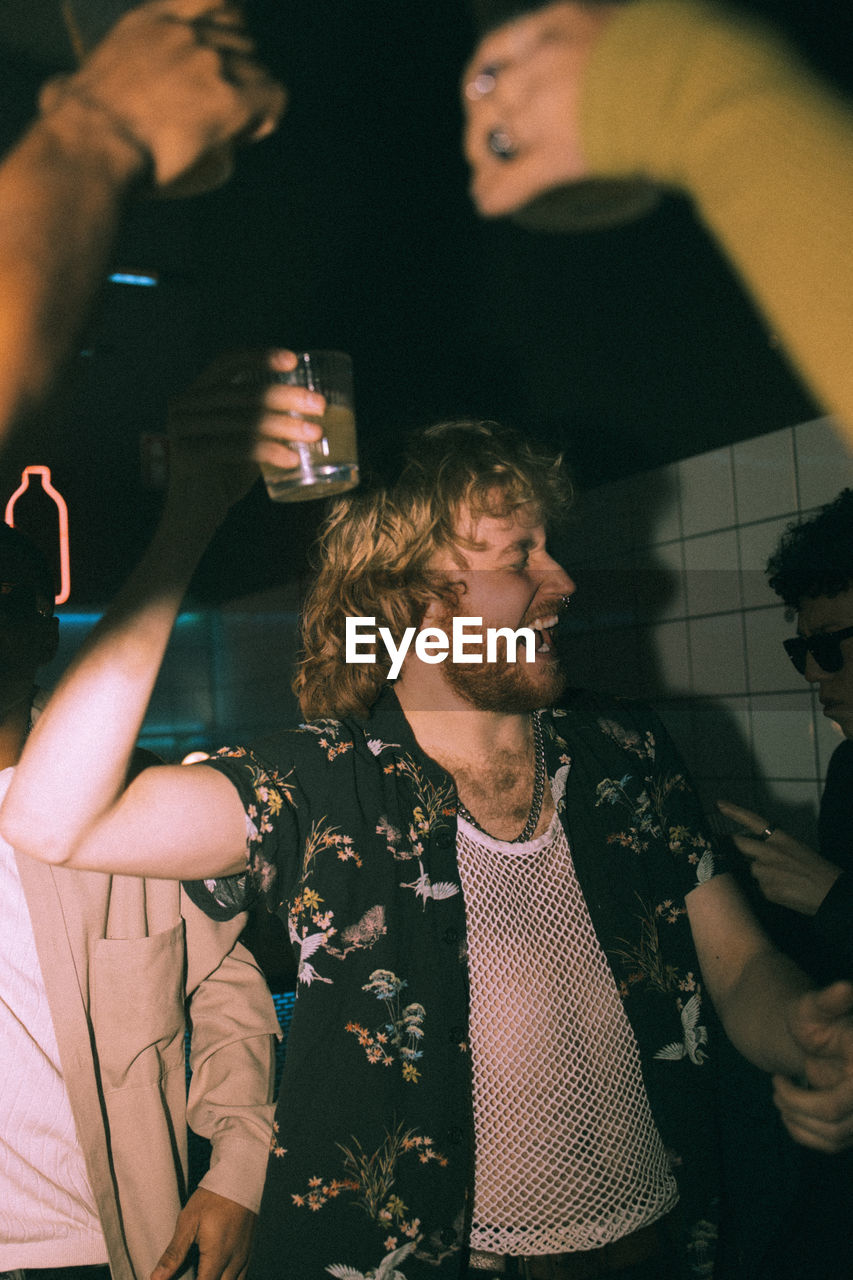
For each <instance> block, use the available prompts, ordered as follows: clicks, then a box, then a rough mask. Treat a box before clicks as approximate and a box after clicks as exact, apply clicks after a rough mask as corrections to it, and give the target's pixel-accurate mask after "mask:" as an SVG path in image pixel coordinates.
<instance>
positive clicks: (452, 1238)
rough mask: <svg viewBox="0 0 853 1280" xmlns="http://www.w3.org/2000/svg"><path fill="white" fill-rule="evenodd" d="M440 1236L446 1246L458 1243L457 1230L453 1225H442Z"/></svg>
mask: <svg viewBox="0 0 853 1280" xmlns="http://www.w3.org/2000/svg"><path fill="white" fill-rule="evenodd" d="M438 1238H439V1240H440V1241H441V1243H442V1244H443V1245H445V1246H447V1245H451V1244H455V1243H456V1232H455V1231H454V1230H453V1228H452V1227H442V1228H441V1231H440V1232H439V1233H438Z"/></svg>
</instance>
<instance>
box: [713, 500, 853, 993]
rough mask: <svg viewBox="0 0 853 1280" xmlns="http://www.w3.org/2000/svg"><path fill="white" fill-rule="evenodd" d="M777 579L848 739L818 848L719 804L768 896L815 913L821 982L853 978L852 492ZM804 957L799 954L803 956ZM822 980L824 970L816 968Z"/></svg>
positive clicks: (783, 558)
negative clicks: (738, 827) (738, 831)
mask: <svg viewBox="0 0 853 1280" xmlns="http://www.w3.org/2000/svg"><path fill="white" fill-rule="evenodd" d="M767 572H768V575H769V581H770V585H771V587H772V588H773V590H774V591H775V592H776V593H777V595H779V596H780V597H781V599H782V600H783V601H784V603H785V604H786V605H787V606H788V608H789V609H791V610H796V613H797V634H796V635H795V636H792V637H791V638H790V639H787V640H783V642H782V643H783V645H784V648H785V652H786V653H787V654H788V657H789V658H790V659H791V662H792V663H793V664H794V666H795V667H796V669H797V671H799V672H800V674H801V675H802V676H804V677H805V679H806V680H808V681H809V683H810V684H813V685H816V686H817V693H818V697H819V699H820V703H821V706H822V707H823V714H824V715H825V716H827V717H828V718H829V719H830V720H834V721H835V722H836V724H837V725H838V726H839V728H840V729H841V732H842V733H843V734H844V740H843V741H842V742H841V743H839V745H838V747H837V748H836V750H835V751H834V753H833V755H832V758H831V760H830V763H829V769H828V771H827V777H826V785H825V788H824V793H823V797H822V800H821V807H820V818H819V825H818V832H819V838H818V850H817V851H816V850H814V849H810V848H808V846H806V845H804V844H802V843H801V842H800V841H799V840H795V839H794V838H793V836H790V835H788V834H787V832H785V831H782V830H781V828H779V827H773V826H772V824H771V823H769V822H767V821H765V819H764V818H762V817H760V816H759V815H758V814H755V813H751V812H750V811H749V810H748V809H742V808H740V807H739V806H737V805H732V804H729V803H728V802H724V801H720V802H719V808H720V810H721V811H722V812H723V813H724V814H725V815H726V816H727V817H730V818H733V819H734V820H735V821H736V822H739V823H741V825H742V826H743V827H744V828H745V833H744V834H742V835H738V836H735V837H734V841H735V844H736V845H737V847H738V848H739V849H740V851H741V853H742V854H743V855H744V857H745V858H747V859H748V860H749V863H750V870H751V872H752V875H753V877H754V878H755V880H756V881H757V883H758V886H759V888H760V889H761V892H762V894H763V895H764V897H765V898H767V899H768V900H769V901H770V902H774V903H777V904H778V905H780V906H782V907H787V908H789V909H790V910H791V911H795V912H797V913H799V914H800V915H802V916H806V917H810V920H811V928H810V929H809V930H808V931H807V936H808V940H809V949H810V952H811V955H810V956H809V957H807V959H808V960H809V962H810V964H811V967H812V968H814V969H817V970H818V971H819V976H820V977H821V978H822V979H826V980H829V979H830V978H836V977H841V976H844V977H849V976H850V975H851V974H853V927H851V926H853V489H844V490H843V492H842V493H840V494H839V495H838V497H837V498H835V499H834V501H833V502H830V503H828V504H827V505H826V506H825V507H823V508H822V509H821V510H820V511H819V512H818V514H817V515H816V516H814V517H813V519H811V520H807V521H806V522H805V523H803V524H796V525H792V526H791V527H790V528H789V529H788V530H787V531H786V532H785V534H784V535H783V537H782V539H781V541H780V543H779V546H778V547H777V549H776V551H775V552H774V553H773V555H772V556H771V557H770V560H769V562H768V565H767ZM798 958H800V957H798ZM814 976H816V977H817V976H818V974H817V973H816V974H815V975H814Z"/></svg>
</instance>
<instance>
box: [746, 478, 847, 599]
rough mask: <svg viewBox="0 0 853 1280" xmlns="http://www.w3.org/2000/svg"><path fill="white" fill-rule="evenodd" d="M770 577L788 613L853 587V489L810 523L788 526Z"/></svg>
mask: <svg viewBox="0 0 853 1280" xmlns="http://www.w3.org/2000/svg"><path fill="white" fill-rule="evenodd" d="M767 574H768V578H769V582H770V586H771V587H772V588H773V590H774V591H775V592H776V594H777V596H781V598H782V599H783V600H784V602H785V604H786V605H787V606H788V608H789V609H799V608H800V605H801V604H802V602H803V600H813V599H815V598H816V597H817V596H837V595H840V593H841V592H842V591H846V590H847V589H848V588H849V587H853V489H842V491H841V493H839V495H838V497H837V498H834V499H833V500H832V502H828V503H827V504H826V506H825V507H821V509H820V511H819V512H818V513H817V515H816V516H813V517H812V519H811V520H805V521H803V523H802V524H791V525H789V526H788V528H787V529H786V530H785V532H784V533H783V535H782V540H781V542H780V543H779V545H778V547H777V548H776V550H775V551H774V552H773V555H772V556H771V557H770V559H769V560H768V561H767Z"/></svg>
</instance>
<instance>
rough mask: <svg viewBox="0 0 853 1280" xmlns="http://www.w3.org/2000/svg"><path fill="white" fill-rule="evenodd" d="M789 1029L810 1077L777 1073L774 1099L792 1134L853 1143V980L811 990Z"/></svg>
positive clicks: (819, 1146)
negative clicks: (795, 1077)
mask: <svg viewBox="0 0 853 1280" xmlns="http://www.w3.org/2000/svg"><path fill="white" fill-rule="evenodd" d="M789 1029H790V1031H791V1035H792V1036H793V1038H794V1040H795V1042H796V1043H797V1045H798V1046H799V1048H800V1049H801V1050H802V1053H803V1055H804V1069H803V1075H804V1082H803V1083H799V1084H798V1083H795V1082H794V1081H792V1080H790V1079H788V1078H787V1077H785V1076H774V1077H773V1100H774V1102H775V1103H776V1106H777V1107H778V1108H779V1112H780V1114H781V1116H782V1120H783V1122H784V1124H785V1127H786V1128H787V1130H788V1132H789V1133H790V1134H791V1137H792V1138H794V1139H795V1140H796V1141H797V1142H799V1143H802V1144H803V1145H804V1146H807V1147H814V1148H815V1149H816V1150H818V1151H826V1152H836V1151H844V1150H846V1149H847V1148H848V1147H850V1146H853V984H851V983H849V982H836V983H834V984H833V985H832V986H831V987H827V988H825V990H823V991H809V992H807V994H806V995H804V996H801V997H800V998H799V1000H797V1001H796V1002H795V1003H794V1005H793V1006H792V1009H791V1013H790V1016H789Z"/></svg>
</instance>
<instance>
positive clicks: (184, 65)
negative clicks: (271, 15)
mask: <svg viewBox="0 0 853 1280" xmlns="http://www.w3.org/2000/svg"><path fill="white" fill-rule="evenodd" d="M254 54H255V47H254V43H253V41H252V40H251V38H250V37H249V35H248V33H247V32H246V29H245V25H244V22H243V18H242V14H241V12H240V10H239V8H238V7H237V6H236V5H233V4H229V3H216V2H215V0H213V2H211V0H151V2H150V3H148V4H143V5H140V6H138V7H136V8H134V9H132V10H131V11H130V12H129V13H127V14H126V15H125V16H124V17H123V18H122V19H121V21H119V22H118V23H117V24H116V25H115V27H113V29H112V30H111V31H110V33H109V34H108V35H107V36H106V37H105V38H104V39H103V40H102V41H101V42H100V43H99V44H98V45H97V46H96V47H95V48H94V49H93V50H92V52H91V53H90V54H89V55H88V57H87V58H86V59H85V61H84V62H83V64H82V66H81V67H80V69H79V70H78V71H77V72H75V73H74V74H73V75H71V76H68V77H66V78H64V79H61V80H58V81H53V82H51V83H50V84H49V85H48V86H47V88H46V90H45V92H44V94H43V97H42V103H41V106H42V111H43V112H44V113H46V114H47V115H49V116H50V115H55V116H57V117H58V116H59V115H60V114H61V112H62V111H63V110H64V109H66V108H67V107H69V105H70V106H71V107H73V108H75V109H77V110H79V109H80V108H82V109H84V110H86V111H88V112H90V113H91V117H92V120H91V128H92V130H93V131H94V130H97V131H99V132H101V133H103V134H105V135H106V136H112V137H113V139H114V142H115V144H116V146H117V147H119V148H121V147H124V148H125V149H126V150H127V151H128V152H129V153H131V154H132V153H133V152H134V151H135V152H136V157H135V159H136V163H137V164H138V165H140V166H143V167H150V169H151V170H152V173H151V177H152V178H153V180H154V182H155V183H156V185H158V186H160V187H164V186H168V185H169V184H171V183H174V182H175V181H176V180H177V179H179V178H181V177H182V176H183V175H184V174H186V173H187V172H188V171H189V170H191V169H193V167H194V166H195V165H196V164H197V163H198V162H199V161H200V160H203V159H204V158H205V157H208V156H211V155H212V156H214V157H215V156H217V155H219V157H220V159H221V158H222V157H223V155H227V149H226V151H225V152H223V145H224V144H227V143H228V142H229V140H230V139H232V138H246V139H257V138H260V137H263V136H265V135H266V134H267V133H269V132H270V131H271V130H272V129H274V128H275V126H276V125H277V123H278V121H279V118H280V117H281V114H282V112H283V110H284V107H285V102H286V95H285V92H284V89H283V88H282V86H281V85H280V84H278V83H277V82H276V81H275V80H274V79H273V78H272V77H271V76H270V75H269V74H268V72H267V71H265V70H264V68H263V67H261V66H260V65H259V64H258V63H257V61H256V60H255V56H254ZM220 177H221V178H222V179H224V177H227V172H223V173H222V174H221V175H220ZM211 185H213V184H211Z"/></svg>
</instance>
